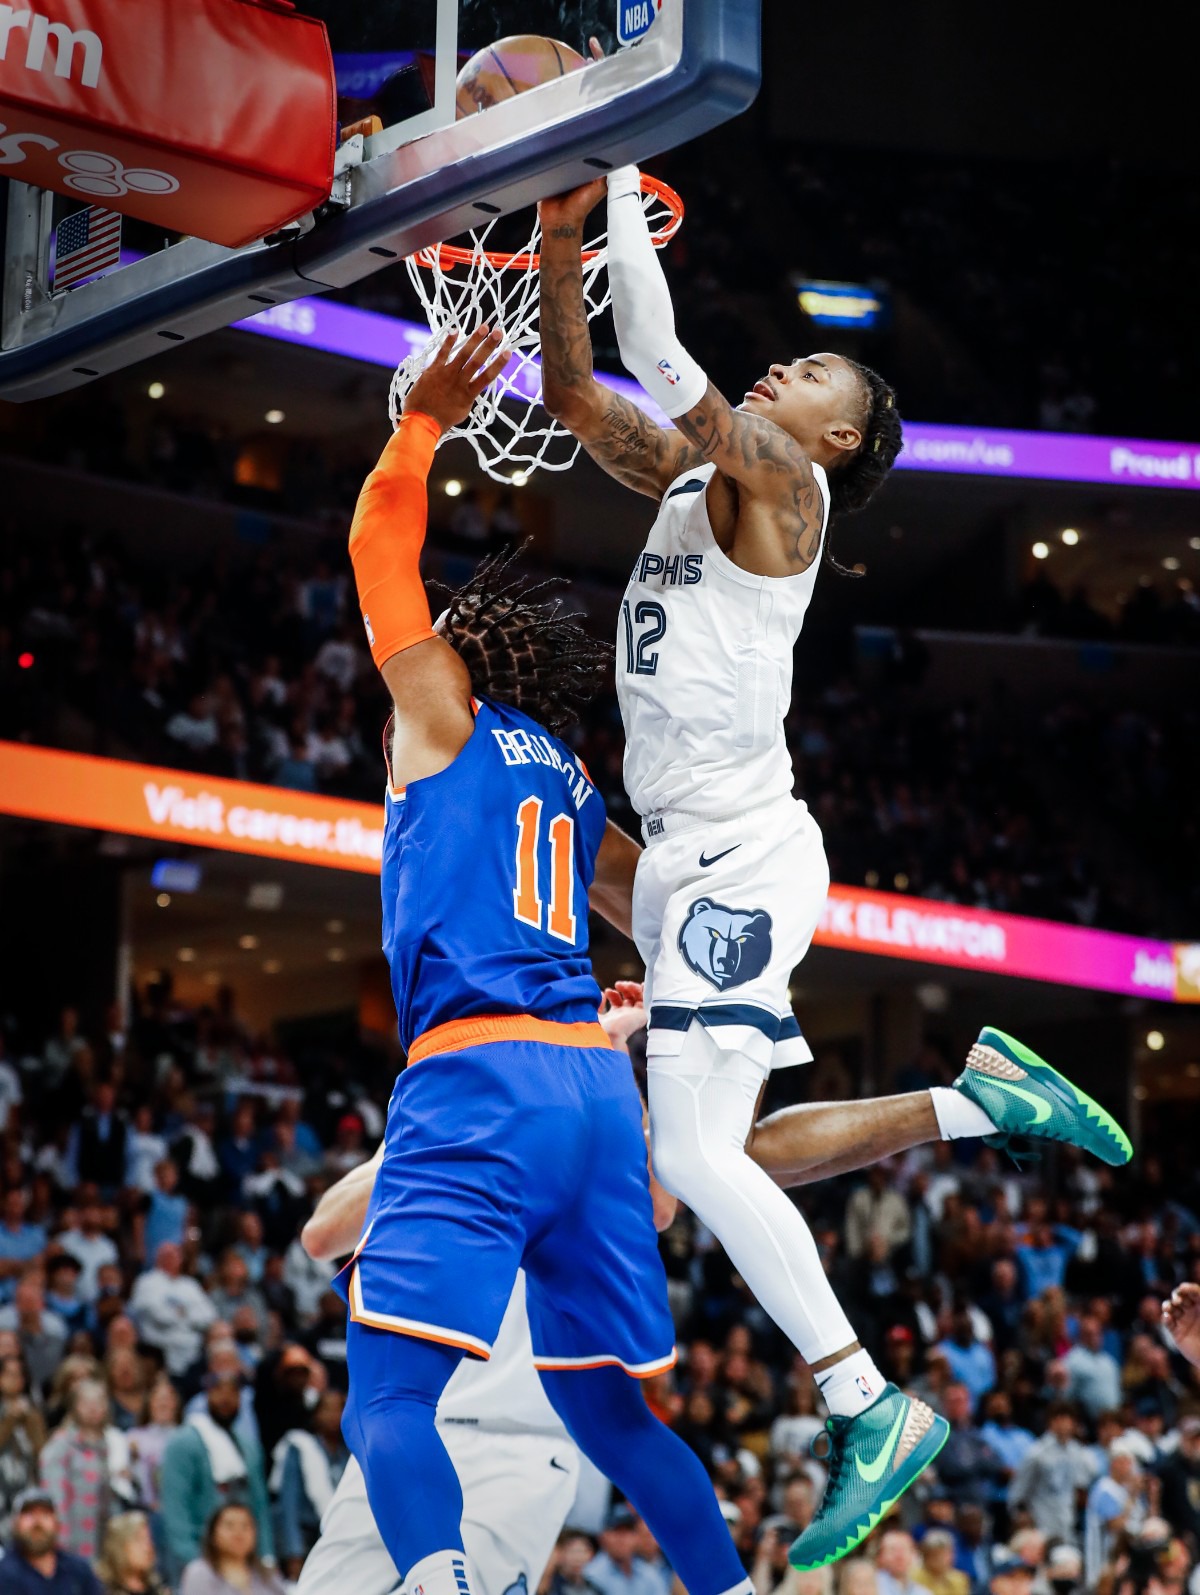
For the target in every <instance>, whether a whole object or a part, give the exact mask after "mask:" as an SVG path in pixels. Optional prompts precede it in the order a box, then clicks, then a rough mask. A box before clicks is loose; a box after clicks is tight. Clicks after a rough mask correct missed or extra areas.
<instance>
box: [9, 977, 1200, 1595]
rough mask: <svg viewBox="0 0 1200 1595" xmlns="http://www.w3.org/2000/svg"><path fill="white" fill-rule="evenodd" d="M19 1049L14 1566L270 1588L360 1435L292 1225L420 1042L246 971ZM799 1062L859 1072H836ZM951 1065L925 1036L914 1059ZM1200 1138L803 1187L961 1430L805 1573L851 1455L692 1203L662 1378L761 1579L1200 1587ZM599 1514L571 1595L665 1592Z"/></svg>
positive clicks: (208, 1589)
mask: <svg viewBox="0 0 1200 1595" xmlns="http://www.w3.org/2000/svg"><path fill="white" fill-rule="evenodd" d="M9 1039H10V1040H11V1043H12V1044H11V1046H8V1045H7V1044H6V1041H5V1033H4V1032H3V1031H0V1544H3V1545H4V1546H5V1547H6V1555H5V1556H4V1558H3V1560H0V1591H2V1592H3V1595H16V1592H24V1591H25V1590H28V1589H34V1588H38V1589H41V1588H44V1587H46V1586H47V1585H48V1587H49V1588H50V1589H51V1590H52V1591H55V1592H57V1591H68V1590H69V1591H74V1592H75V1595H96V1592H97V1590H99V1589H102V1590H104V1591H106V1592H108V1595H134V1592H140V1595H162V1592H163V1591H166V1590H174V1589H178V1590H180V1591H181V1592H182V1595H220V1592H222V1591H223V1590H224V1589H225V1588H226V1587H227V1586H228V1585H232V1586H233V1587H234V1588H236V1589H239V1590H251V1591H252V1592H253V1595H272V1592H279V1591H280V1590H281V1589H282V1588H283V1587H284V1585H285V1584H286V1583H287V1582H288V1581H290V1580H292V1579H294V1577H295V1576H296V1574H297V1572H298V1569H299V1568H300V1566H301V1565H302V1563H303V1560H304V1557H305V1555H306V1554H307V1552H308V1550H309V1549H310V1548H311V1546H312V1544H313V1543H314V1542H315V1538H316V1535H317V1532H318V1522H319V1517H320V1507H321V1505H322V1504H323V1502H324V1501H325V1500H327V1498H328V1493H329V1492H330V1491H331V1490H332V1488H333V1487H334V1485H335V1484H336V1481H337V1479H338V1478H339V1477H340V1474H341V1471H342V1469H343V1468H344V1467H345V1464H346V1461H347V1453H346V1448H345V1445H344V1443H343V1441H342V1438H341V1434H340V1419H341V1414H342V1407H343V1402H344V1392H345V1389H346V1383H347V1368H346V1333H345V1310H344V1307H343V1304H342V1302H341V1300H340V1298H339V1297H338V1296H337V1295H336V1294H335V1293H334V1292H333V1291H331V1289H330V1280H331V1276H332V1272H333V1265H332V1264H327V1263H319V1262H314V1261H313V1260H312V1259H311V1258H310V1257H309V1256H308V1255H307V1253H306V1252H305V1250H304V1248H303V1246H302V1245H301V1243H300V1239H299V1233H300V1229H301V1228H302V1226H303V1223H304V1221H305V1219H306V1218H307V1216H308V1215H309V1213H310V1212H311V1210H312V1207H313V1205H314V1202H315V1201H316V1199H317V1198H318V1197H319V1195H320V1193H321V1192H322V1191H323V1190H325V1189H326V1188H327V1187H328V1186H329V1185H330V1184H331V1183H332V1182H333V1181H335V1180H336V1179H337V1178H339V1177H340V1176H341V1175H342V1174H344V1173H346V1172H347V1171H348V1170H350V1169H351V1168H354V1167H355V1166H357V1164H359V1163H360V1162H362V1161H363V1160H365V1159H366V1158H367V1157H368V1156H369V1155H370V1151H371V1149H372V1147H373V1146H374V1144H375V1143H376V1141H377V1138H378V1137H379V1135H380V1133H381V1128H382V1122H383V1105H384V1104H385V1102H386V1099H387V1096H388V1093H389V1090H390V1086H391V1081H392V1075H391V1067H392V1066H391V1064H390V1063H389V1061H388V1060H387V1059H385V1058H383V1057H382V1056H379V1055H376V1054H373V1053H371V1052H369V1051H367V1050H365V1049H364V1050H362V1051H361V1052H358V1053H355V1054H354V1055H349V1054H346V1055H332V1054H329V1053H327V1052H322V1051H320V1050H319V1049H316V1050H311V1051H306V1052H305V1053H304V1054H303V1055H301V1054H299V1053H298V1054H297V1055H296V1056H294V1057H293V1056H289V1055H288V1053H287V1052H285V1051H284V1050H283V1049H281V1048H280V1047H278V1046H275V1045H273V1044H272V1043H271V1042H270V1041H268V1040H266V1039H262V1038H259V1039H255V1038H253V1037H252V1036H250V1035H249V1034H248V1032H247V1031H246V1029H245V1027H244V1026H243V1025H242V1024H241V1022H240V1021H239V1019H238V1016H237V1011H236V1005H235V1003H234V1001H233V998H232V996H231V995H230V994H229V993H227V992H226V993H223V994H222V997H221V1000H220V1001H219V1002H218V1003H217V1005H216V1006H215V1007H214V1008H213V1009H211V1010H204V1011H201V1012H199V1013H196V1012H192V1011H189V1010H187V1009H185V1008H184V1007H182V1006H181V1005H180V1004H178V1003H177V1002H176V1001H175V1000H174V999H173V997H172V995H171V992H170V989H169V986H168V985H167V984H166V983H165V982H163V981H158V982H155V983H154V984H152V985H151V986H148V987H147V988H146V989H144V990H143V991H140V992H138V993H136V994H135V998H134V1002H133V1009H132V1018H131V1019H130V1021H129V1023H128V1025H127V1026H123V1025H122V1023H121V1020H120V1019H119V1017H118V1016H116V1015H115V1014H114V1015H110V1016H109V1017H108V1019H107V1021H106V1022H105V1023H104V1024H103V1025H99V1026H97V1027H95V1029H94V1031H93V1030H88V1031H86V1033H85V1028H84V1027H82V1026H81V1024H80V1021H79V1016H78V1015H77V1014H76V1013H75V1012H74V1011H73V1010H71V1009H66V1010H64V1011H63V1013H62V1015H61V1018H60V1021H59V1023H58V1025H57V1026H56V1027H55V1028H54V1030H53V1033H52V1034H50V1035H45V1034H42V1033H27V1032H22V1031H21V1030H20V1028H19V1027H17V1026H16V1025H15V1024H12V1023H11V1022H10V1024H9ZM6 1052H7V1056H6ZM806 1075H807V1079H806V1084H807V1088H808V1090H809V1092H810V1094H812V1095H814V1096H823V1095H825V1094H827V1093H829V1092H831V1091H832V1092H833V1093H834V1094H844V1093H846V1092H847V1090H849V1091H851V1092H852V1091H853V1082H851V1081H848V1080H846V1079H843V1078H840V1077H839V1075H838V1070H837V1067H836V1064H835V1063H834V1062H833V1061H832V1060H829V1059H818V1063H817V1065H816V1066H815V1067H814V1068H813V1069H811V1070H810V1071H807V1072H806ZM947 1077H948V1075H947V1070H946V1065H945V1062H944V1060H943V1058H942V1056H941V1055H940V1053H939V1052H938V1050H937V1049H936V1047H932V1046H928V1047H926V1048H925V1049H924V1050H923V1052H922V1053H921V1054H920V1056H919V1057H918V1058H917V1059H916V1060H915V1061H914V1063H913V1064H912V1065H911V1066H910V1067H909V1068H908V1069H906V1070H905V1071H903V1072H902V1075H901V1076H900V1077H898V1078H897V1080H896V1081H894V1082H893V1085H895V1086H896V1087H898V1088H904V1089H908V1088H914V1087H918V1086H920V1085H928V1084H930V1083H939V1082H940V1081H943V1080H945V1079H946V1078H947ZM1177 1163H1178V1166H1176V1164H1175V1163H1172V1164H1171V1165H1170V1166H1165V1165H1164V1163H1163V1161H1162V1160H1161V1159H1160V1158H1159V1157H1157V1156H1156V1155H1155V1154H1154V1152H1153V1150H1151V1151H1149V1152H1144V1153H1143V1155H1142V1157H1141V1159H1140V1162H1139V1163H1138V1164H1137V1165H1136V1166H1135V1168H1134V1169H1133V1170H1132V1171H1125V1170H1122V1171H1119V1172H1114V1171H1112V1170H1109V1169H1106V1168H1104V1167H1102V1166H1100V1165H1097V1164H1092V1163H1087V1162H1085V1161H1083V1160H1082V1159H1081V1158H1079V1157H1076V1156H1075V1155H1074V1154H1073V1153H1070V1152H1067V1151H1063V1152H1061V1154H1060V1155H1059V1156H1058V1157H1057V1158H1052V1159H1051V1160H1050V1162H1049V1163H1048V1164H1046V1165H1042V1166H1035V1167H1033V1168H1025V1169H1024V1170H1019V1169H1017V1168H1015V1167H1009V1166H1007V1165H1006V1164H1004V1163H1002V1162H1001V1161H1000V1156H999V1154H998V1153H997V1152H995V1151H993V1150H990V1149H988V1148H985V1147H982V1146H981V1145H979V1144H977V1143H968V1142H955V1143H937V1144H935V1145H933V1146H932V1147H929V1148H925V1149H922V1150H920V1151H918V1152H914V1153H911V1154H908V1155H907V1156H905V1157H904V1158H901V1159H897V1160H894V1161H893V1162H891V1163H889V1164H887V1165H880V1166H878V1167H877V1168H874V1169H871V1170H869V1171H867V1172H865V1173H863V1174H859V1175H849V1176H844V1177H842V1178H840V1179H835V1180H831V1181H828V1182H825V1183H822V1184H819V1185H814V1186H809V1187H805V1188H804V1189H803V1191H801V1192H800V1193H798V1195H799V1198H800V1200H801V1203H802V1206H803V1207H804V1209H805V1211H806V1213H807V1215H808V1217H809V1220H810V1223H811V1224H812V1227H813V1231H814V1234H815V1237H816V1240H817V1244H818V1247H819V1249H820V1253H821V1256H822V1259H823V1261H824V1264H825V1267H826V1270H827V1272H828V1273H829V1274H830V1276H831V1278H832V1279H833V1281H834V1282H835V1285H836V1287H837V1289H838V1292H839V1294H840V1296H841V1298H842V1300H843V1301H844V1303H845V1304H846V1306H847V1310H848V1311H849V1313H850V1315H851V1318H852V1320H853V1322H854V1323H855V1327H856V1330H857V1332H858V1333H859V1334H860V1336H861V1338H862V1340H863V1342H864V1344H865V1345H866V1346H867V1347H868V1349H869V1350H870V1351H871V1353H872V1355H873V1356H874V1357H875V1358H876V1360H877V1362H878V1363H879V1365H880V1367H881V1368H882V1369H883V1370H884V1371H885V1373H886V1374H887V1375H888V1376H889V1377H890V1378H892V1379H894V1380H896V1382H897V1383H899V1384H900V1385H901V1386H903V1387H905V1388H908V1389H912V1390H914V1391H916V1392H917V1393H919V1394H920V1395H921V1396H922V1397H923V1399H925V1400H926V1401H928V1402H930V1403H931V1404H932V1405H933V1406H934V1407H935V1408H936V1409H937V1410H938V1411H939V1412H942V1413H943V1414H944V1415H945V1416H946V1417H947V1419H948V1420H949V1422H950V1424H951V1431H952V1432H951V1438H950V1440H949V1442H948V1444H947V1446H946V1448H945V1450H944V1451H943V1453H942V1455H941V1457H940V1458H939V1460H938V1463H937V1466H936V1470H935V1472H934V1473H932V1474H931V1475H929V1476H928V1477H927V1478H926V1479H925V1480H924V1481H923V1482H922V1483H921V1485H920V1486H919V1487H918V1489H916V1490H915V1491H914V1492H913V1493H912V1494H911V1496H910V1497H908V1498H906V1503H905V1505H904V1507H903V1510H902V1511H901V1512H900V1513H899V1515H898V1516H897V1517H896V1518H895V1519H893V1520H892V1521H891V1522H890V1523H889V1525H888V1527H887V1532H885V1533H883V1534H881V1535H877V1536H876V1537H875V1539H874V1540H873V1541H872V1543H871V1545H870V1546H869V1547H868V1549H867V1554H866V1555H865V1556H859V1557H857V1558H855V1559H854V1560H852V1561H850V1562H848V1563H847V1564H845V1565H844V1566H842V1567H840V1568H838V1569H835V1570H832V1571H827V1572H825V1573H822V1574H820V1575H806V1576H803V1577H801V1576H800V1575H797V1574H795V1573H793V1572H791V1571H789V1570H788V1569H787V1565H786V1551H787V1547H788V1545H789V1544H790V1541H791V1539H792V1538H794V1536H795V1535H796V1534H797V1533H798V1532H799V1530H800V1529H801V1528H803V1527H804V1526H805V1524H806V1523H807V1522H808V1521H809V1519H810V1518H811V1515H812V1513H813V1511H814V1508H815V1506H816V1504H817V1503H818V1502H819V1499H820V1492H821V1489H822V1486H823V1477H824V1475H823V1470H822V1466H821V1463H820V1461H819V1460H817V1459H816V1458H815V1457H814V1456H812V1455H810V1450H809V1445H810V1441H812V1439H813V1438H814V1436H816V1435H817V1434H818V1433H819V1432H820V1430H821V1426H822V1417H821V1412H820V1410H819V1408H818V1405H817V1397H816V1396H815V1392H814V1386H813V1383H812V1380H811V1377H810V1374H809V1371H808V1369H807V1368H806V1367H805V1366H804V1364H803V1363H802V1361H801V1360H800V1359H799V1357H798V1356H797V1355H796V1354H795V1353H794V1351H793V1350H792V1349H791V1348H790V1347H789V1345H788V1344H787V1343H786V1341H785V1340H784V1339H783V1337H782V1336H781V1335H780V1334H779V1332H778V1331H777V1330H776V1329H775V1328H774V1326H773V1325H772V1324H771V1323H770V1321H769V1320H768V1318H767V1317H766V1315H765V1314H764V1313H763V1312H762V1310H761V1309H760V1308H759V1307H758V1306H757V1304H756V1303H755V1302H754V1300H753V1299H752V1298H751V1296H750V1295H749V1293H748V1291H747V1289H746V1286H745V1284H744V1282H743V1281H742V1279H741V1278H740V1276H739V1275H738V1274H737V1273H736V1272H735V1271H734V1270H733V1269H732V1267H731V1265H730V1263H729V1260H728V1258H727V1257H726V1256H725V1254H724V1252H723V1251H722V1250H721V1248H720V1247H719V1246H718V1245H717V1244H716V1242H715V1241H714V1238H713V1237H712V1236H711V1234H709V1233H708V1232H707V1231H706V1230H704V1229H703V1228H702V1227H701V1226H700V1225H698V1224H697V1223H696V1222H695V1220H694V1219H693V1218H692V1217H691V1215H689V1214H688V1213H687V1212H686V1210H681V1211H680V1213H679V1214H678V1216H677V1217H676V1218H675V1220H674V1222H673V1223H672V1225H671V1226H670V1228H669V1229H668V1230H667V1231H666V1232H665V1233H664V1235H663V1237H662V1255H663V1259H664V1264H665V1267H666V1272H667V1276H668V1287H669V1296H670V1303H671V1310H672V1314H673V1316H674V1319H675V1323H676V1329H677V1334H678V1339H679V1344H680V1348H681V1360H680V1363H679V1366H678V1368H677V1369H676V1370H675V1371H674V1372H673V1373H671V1374H666V1375H662V1376H660V1377H658V1378H656V1379H654V1380H651V1381H648V1382H647V1384H646V1387H645V1388H646V1397H647V1400H648V1401H649V1403H650V1405H651V1407H652V1408H653V1410H654V1411H655V1412H656V1413H657V1415H658V1416H659V1417H660V1418H661V1419H662V1421H664V1422H666V1423H670V1424H672V1425H673V1426H674V1427H675V1428H676V1429H677V1430H678V1432H679V1433H680V1434H681V1435H682V1436H683V1437H684V1438H685V1439H686V1441H687V1442H688V1444H689V1445H690V1446H691V1447H692V1448H693V1450H694V1451H695V1452H696V1454H697V1455H698V1456H699V1457H700V1459H701V1460H702V1462H703V1463H704V1465H705V1467H706V1468H707V1469H708V1470H709V1472H710V1474H711V1476H712V1478H713V1480H714V1483H715V1485H716V1487H717V1490H718V1493H719V1495H720V1496H721V1499H722V1510H723V1512H724V1513H725V1516H726V1518H727V1520H728V1522H729V1525H730V1530H731V1533H732V1534H733V1536H734V1538H735V1541H736V1543H737V1546H738V1549H739V1551H740V1553H741V1555H742V1557H743V1560H744V1562H745V1565H746V1568H747V1570H748V1572H749V1573H750V1574H751V1576H752V1578H753V1580H754V1584H755V1588H756V1591H757V1595H921V1592H922V1591H924V1592H927V1595H1039V1592H1040V1595H1050V1592H1053V1595H1083V1592H1084V1591H1089V1592H1090V1591H1097V1592H1099V1595H1121V1592H1122V1591H1125V1592H1128V1595H1183V1592H1184V1590H1185V1589H1186V1590H1187V1591H1188V1595H1196V1592H1197V1590H1198V1589H1200V1577H1197V1578H1196V1579H1192V1568H1193V1566H1194V1563H1195V1559H1196V1557H1197V1553H1198V1552H1200V1380H1198V1379H1197V1377H1196V1375H1195V1374H1194V1372H1193V1370H1192V1369H1191V1368H1190V1366H1189V1365H1188V1364H1186V1363H1185V1362H1184V1361H1183V1359H1182V1358H1181V1357H1180V1356H1179V1355H1178V1354H1177V1352H1176V1351H1175V1349H1174V1345H1173V1342H1172V1341H1171V1340H1170V1337H1169V1336H1168V1335H1167V1334H1166V1332H1165V1331H1164V1329H1163V1327H1162V1325H1161V1322H1160V1316H1159V1305H1160V1302H1161V1300H1162V1298H1163V1297H1164V1296H1165V1295H1166V1294H1168V1293H1169V1292H1170V1291H1171V1290H1172V1289H1173V1288H1174V1287H1175V1286H1176V1285H1177V1284H1178V1283H1180V1282H1181V1281H1184V1280H1190V1279H1198V1280H1200V1180H1198V1179H1197V1176H1196V1172H1195V1170H1194V1168H1193V1169H1188V1168H1186V1167H1185V1166H1184V1163H1183V1161H1182V1160H1181V1159H1177ZM581 1514H582V1515H581V1516H580V1517H579V1519H578V1520H577V1521H574V1522H573V1523H572V1525H571V1530H570V1532H567V1533H565V1534H564V1536H563V1538H562V1541H561V1543H560V1544H559V1546H558V1549H557V1550H556V1552H555V1555H554V1558H553V1560H552V1563H551V1565H550V1567H549V1568H548V1569H547V1573H546V1578H545V1580H544V1583H543V1590H542V1595H669V1592H670V1588H671V1584H670V1575H669V1570H665V1569H664V1566H663V1564H662V1558H661V1554H660V1553H659V1552H658V1550H657V1547H656V1546H655V1545H654V1543H653V1540H652V1539H651V1537H650V1535H649V1532H648V1530H647V1529H646V1527H645V1525H644V1524H643V1523H642V1522H641V1521H640V1520H639V1519H637V1517H636V1516H635V1515H634V1514H633V1513H632V1512H631V1511H630V1509H629V1508H628V1507H626V1506H624V1505H623V1504H622V1503H621V1502H620V1501H619V1500H618V1501H616V1502H615V1503H612V1504H610V1506H609V1508H608V1509H607V1511H606V1509H605V1508H604V1506H603V1504H601V1505H600V1506H599V1507H598V1508H596V1507H589V1508H587V1509H586V1511H584V1510H583V1509H581ZM1018 1564H1019V1565H1018ZM29 1568H32V1569H33V1570H35V1571H36V1572H37V1573H38V1576H39V1577H40V1578H42V1579H43V1581H45V1582H44V1583H37V1582H35V1581H34V1580H33V1579H32V1578H31V1577H27V1570H28V1569H29ZM89 1568H91V1569H94V1575H93V1574H92V1573H90V1572H88V1569H89ZM1139 1569H1141V1572H1139ZM85 1574H86V1575H87V1577H86V1578H85V1577H84V1575H85ZM93 1576H94V1577H95V1578H96V1579H98V1580H99V1583H98V1584H97V1583H95V1582H89V1580H91V1579H92V1578H93ZM72 1579H74V1580H75V1581H74V1582H71V1580H72ZM1005 1579H1008V1580H1009V1581H1010V1582H1008V1583H1004V1582H1003V1580H1005ZM23 1580H24V1581H23ZM55 1580H58V1582H55ZM997 1580H1000V1581H1001V1582H999V1583H998V1582H997ZM1014 1580H1016V1581H1018V1582H1013V1581H1014ZM1131 1581H1132V1582H1131ZM1189 1581H1190V1582H1189Z"/></svg>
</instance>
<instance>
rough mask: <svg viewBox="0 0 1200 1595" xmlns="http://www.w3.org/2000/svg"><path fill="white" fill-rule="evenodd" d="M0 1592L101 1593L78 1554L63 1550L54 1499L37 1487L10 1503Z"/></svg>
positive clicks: (11, 1594)
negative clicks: (8, 1540) (9, 1533)
mask: <svg viewBox="0 0 1200 1595" xmlns="http://www.w3.org/2000/svg"><path fill="white" fill-rule="evenodd" d="M0 1595H104V1590H103V1588H102V1587H101V1584H100V1581H99V1579H98V1578H97V1577H96V1575H95V1573H93V1572H92V1570H91V1568H90V1567H89V1566H88V1564H87V1562H86V1561H85V1560H84V1559H83V1557H81V1556H75V1555H73V1554H72V1553H71V1552H70V1551H67V1550H64V1549H63V1548H62V1545H61V1544H60V1539H59V1523H58V1515H57V1513H56V1512H55V1509H54V1501H53V1499H52V1498H51V1497H50V1495H49V1494H48V1493H47V1492H46V1491H45V1490H43V1489H41V1488H40V1487H39V1486H36V1485H35V1486H33V1487H32V1488H30V1489H28V1490H24V1491H23V1492H22V1493H21V1494H20V1495H19V1496H18V1497H17V1499H16V1501H15V1502H14V1503H13V1526H12V1540H11V1543H10V1545H9V1547H8V1552H7V1554H6V1555H5V1557H4V1559H3V1560H2V1561H0Z"/></svg>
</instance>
